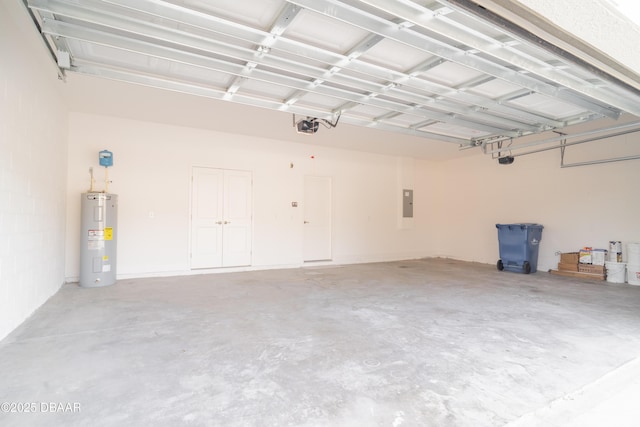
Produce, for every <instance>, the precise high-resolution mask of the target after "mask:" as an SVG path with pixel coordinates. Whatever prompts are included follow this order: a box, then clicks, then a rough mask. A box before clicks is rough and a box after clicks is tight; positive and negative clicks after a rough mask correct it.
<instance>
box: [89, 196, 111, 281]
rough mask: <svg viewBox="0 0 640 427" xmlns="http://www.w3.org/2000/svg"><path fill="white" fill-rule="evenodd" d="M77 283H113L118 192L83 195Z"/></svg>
mask: <svg viewBox="0 0 640 427" xmlns="http://www.w3.org/2000/svg"><path fill="white" fill-rule="evenodd" d="M81 222H82V225H81V226H82V229H81V238H80V286H84V287H97V286H107V285H113V284H114V283H115V282H116V265H117V263H116V261H117V257H116V246H117V242H118V239H117V235H118V226H117V223H118V195H117V194H109V193H101V192H88V193H83V194H82V221H81Z"/></svg>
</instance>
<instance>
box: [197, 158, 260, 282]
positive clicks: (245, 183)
mask: <svg viewBox="0 0 640 427" xmlns="http://www.w3.org/2000/svg"><path fill="white" fill-rule="evenodd" d="M192 191H193V194H192V219H191V268H193V269H196V268H216V267H235V266H243V265H250V264H251V200H252V198H251V196H252V194H251V192H252V179H251V172H246V171H230V170H222V169H212V168H198V167H194V168H193V190H192Z"/></svg>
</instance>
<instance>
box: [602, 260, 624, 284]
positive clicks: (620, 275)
mask: <svg viewBox="0 0 640 427" xmlns="http://www.w3.org/2000/svg"><path fill="white" fill-rule="evenodd" d="M604 264H605V266H606V267H607V282H609V283H624V282H625V280H624V279H625V277H624V276H625V273H626V266H627V264H625V263H624V262H611V261H607V262H605V263H604Z"/></svg>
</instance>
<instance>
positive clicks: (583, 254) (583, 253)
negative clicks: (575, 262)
mask: <svg viewBox="0 0 640 427" xmlns="http://www.w3.org/2000/svg"><path fill="white" fill-rule="evenodd" d="M580 264H591V248H588V247H586V246H585V247H584V248H582V249H580Z"/></svg>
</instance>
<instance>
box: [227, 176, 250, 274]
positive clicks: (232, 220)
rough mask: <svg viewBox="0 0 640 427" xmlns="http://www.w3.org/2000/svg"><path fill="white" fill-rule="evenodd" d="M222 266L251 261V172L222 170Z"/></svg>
mask: <svg viewBox="0 0 640 427" xmlns="http://www.w3.org/2000/svg"><path fill="white" fill-rule="evenodd" d="M223 227H224V231H223V234H222V237H223V245H222V246H223V254H222V266H223V267H235V266H240V265H250V264H251V172H246V171H231V170H229V171H224V220H223Z"/></svg>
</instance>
